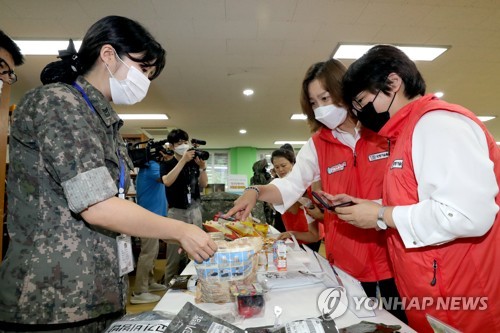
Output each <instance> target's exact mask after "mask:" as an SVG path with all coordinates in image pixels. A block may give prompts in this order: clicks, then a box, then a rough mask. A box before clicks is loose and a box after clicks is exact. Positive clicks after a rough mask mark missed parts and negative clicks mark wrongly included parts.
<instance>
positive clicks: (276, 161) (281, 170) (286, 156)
mask: <svg viewBox="0 0 500 333" xmlns="http://www.w3.org/2000/svg"><path fill="white" fill-rule="evenodd" d="M292 149H293V148H292ZM271 163H272V164H273V166H274V170H275V172H276V174H277V175H278V177H279V178H283V177H285V176H286V175H288V174H289V173H290V171H292V167H293V166H294V164H295V153H294V152H293V150H291V149H284V148H280V149H277V150H275V151H273V153H272V154H271ZM302 198H304V199H306V198H307V197H302ZM302 198H300V199H299V201H297V202H296V203H294V204H293V205H292V206H290V208H288V209H287V210H286V212H284V213H283V214H282V215H281V218H282V220H283V224H284V225H285V228H286V232H282V233H281V234H280V235H279V236H278V239H286V238H291V237H292V235H293V236H294V237H295V238H296V239H297V241H298V242H299V244H306V245H307V246H308V247H309V248H310V249H311V250H313V251H316V252H318V251H319V247H320V246H321V239H322V238H323V229H322V228H321V229H320V228H319V226H318V221H317V220H316V219H315V218H314V217H313V216H311V215H310V214H312V215H316V214H317V215H322V214H321V212H320V209H319V207H317V206H316V205H313V206H310V205H308V206H307V207H304V206H303V204H302V203H301V201H302V200H303V199H302ZM307 199H308V200H309V202H311V201H310V199H309V198H307ZM302 202H303V201H302ZM313 212H314V213H316V214H313Z"/></svg>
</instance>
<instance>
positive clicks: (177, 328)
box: [165, 302, 245, 333]
mask: <svg viewBox="0 0 500 333" xmlns="http://www.w3.org/2000/svg"><path fill="white" fill-rule="evenodd" d="M165 332H166V333H182V332H189V333H205V332H208V333H222V332H227V333H245V330H242V329H241V328H238V327H236V326H234V325H231V324H230V323H228V322H226V321H224V320H222V319H220V318H217V317H215V316H212V315H211V314H209V313H207V312H205V311H203V310H201V309H200V308H198V307H196V306H194V305H193V304H192V303H190V302H187V303H186V304H185V305H184V306H183V307H182V309H181V311H179V313H178V314H177V316H175V318H174V319H173V320H172V322H171V323H170V325H168V327H167V330H166V331H165Z"/></svg>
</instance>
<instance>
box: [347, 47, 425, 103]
mask: <svg viewBox="0 0 500 333" xmlns="http://www.w3.org/2000/svg"><path fill="white" fill-rule="evenodd" d="M391 73H396V74H397V75H399V77H401V79H402V80H403V82H404V85H405V91H404V94H405V96H406V97H407V98H409V99H411V98H413V97H416V96H418V95H424V94H425V88H426V87H425V81H424V79H423V77H422V75H421V74H420V72H419V71H418V69H417V66H416V65H415V63H414V62H413V61H412V60H411V59H410V58H408V56H407V55H406V54H405V53H404V52H403V51H401V50H400V49H398V48H397V47H395V46H392V45H376V46H374V47H372V48H371V49H370V50H368V52H366V53H365V54H364V55H363V56H362V57H361V58H359V59H358V60H356V61H355V62H353V63H352V64H351V66H349V68H348V69H347V72H346V73H345V75H344V78H343V79H342V94H343V99H344V102H345V104H346V105H352V101H353V99H354V98H356V96H357V95H358V94H359V93H360V92H362V91H365V90H367V91H369V92H371V93H376V92H377V91H378V90H381V91H382V92H383V93H384V94H386V95H387V94H388V93H389V91H390V90H391V89H390V82H389V81H388V80H387V77H388V76H389V74H391Z"/></svg>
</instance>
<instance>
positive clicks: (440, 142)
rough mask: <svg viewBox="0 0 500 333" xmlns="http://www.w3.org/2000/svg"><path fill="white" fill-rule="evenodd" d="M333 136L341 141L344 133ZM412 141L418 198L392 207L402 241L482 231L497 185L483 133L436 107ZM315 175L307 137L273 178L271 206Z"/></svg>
mask: <svg viewBox="0 0 500 333" xmlns="http://www.w3.org/2000/svg"><path fill="white" fill-rule="evenodd" d="M443 124H446V126H443ZM333 133H335V132H333ZM457 133H460V135H457ZM337 138H338V139H339V140H340V141H342V137H340V136H337ZM412 140H413V147H412V158H413V166H414V172H415V177H416V179H417V182H418V195H419V199H420V202H419V203H417V204H414V205H410V206H398V207H395V208H394V210H393V213H392V214H393V215H392V217H393V219H394V222H395V224H396V227H397V229H398V232H399V234H400V235H401V238H402V239H403V242H404V244H405V246H406V247H407V248H415V247H423V246H428V245H435V244H441V243H445V242H449V241H451V240H454V239H456V238H460V237H474V236H480V235H483V234H484V233H485V232H486V231H487V230H489V229H490V228H491V226H492V225H493V222H494V220H495V216H496V214H497V212H498V206H497V205H496V203H495V196H496V194H497V193H498V184H497V182H496V178H495V174H494V171H493V163H492V161H491V160H490V159H489V153H488V145H487V142H486V137H485V135H484V132H483V131H482V130H481V128H480V127H479V126H478V125H477V124H476V123H475V122H474V121H472V120H471V119H469V118H467V117H465V116H463V115H461V114H456V113H452V112H447V111H434V112H429V113H427V114H426V115H424V116H423V117H422V118H421V119H420V121H419V122H418V123H417V125H416V127H415V130H414V133H413V139H412ZM343 143H344V144H346V143H345V142H343ZM319 179H320V170H319V164H318V156H317V152H316V148H315V146H314V142H313V141H312V139H309V140H308V141H307V143H306V144H305V145H304V146H303V147H302V149H301V150H300V152H299V154H298V155H297V162H296V164H295V165H294V167H293V169H292V171H291V172H290V174H288V175H287V177H285V178H282V179H275V180H273V181H272V184H273V185H275V186H276V187H277V188H278V189H279V191H280V192H281V195H282V199H283V204H282V205H275V208H276V210H278V211H279V212H284V211H285V210H286V209H287V208H288V207H290V206H291V205H292V204H293V203H294V202H296V201H297V199H298V198H299V197H300V196H301V195H302V193H304V190H305V189H306V188H307V187H308V186H309V185H310V184H311V183H312V182H314V181H317V180H319ZM334 194H337V193H334Z"/></svg>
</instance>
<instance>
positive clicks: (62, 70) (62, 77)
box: [40, 39, 82, 84]
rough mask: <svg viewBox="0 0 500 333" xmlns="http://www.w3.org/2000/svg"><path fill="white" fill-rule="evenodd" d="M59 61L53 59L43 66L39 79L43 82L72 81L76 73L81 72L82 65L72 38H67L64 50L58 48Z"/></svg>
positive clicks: (76, 75) (69, 82)
mask: <svg viewBox="0 0 500 333" xmlns="http://www.w3.org/2000/svg"><path fill="white" fill-rule="evenodd" d="M58 58H59V59H61V60H59V61H54V62H51V63H50V64H48V65H47V66H45V68H44V69H43V70H42V72H41V73H40V80H41V81H42V83H43V84H49V83H53V82H64V83H68V84H71V83H73V82H74V81H75V80H76V78H77V77H78V75H80V73H82V66H81V64H80V61H79V59H78V53H77V52H76V49H75V44H74V43H73V40H72V39H70V40H69V45H68V48H67V49H66V50H60V51H59V56H58Z"/></svg>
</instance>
